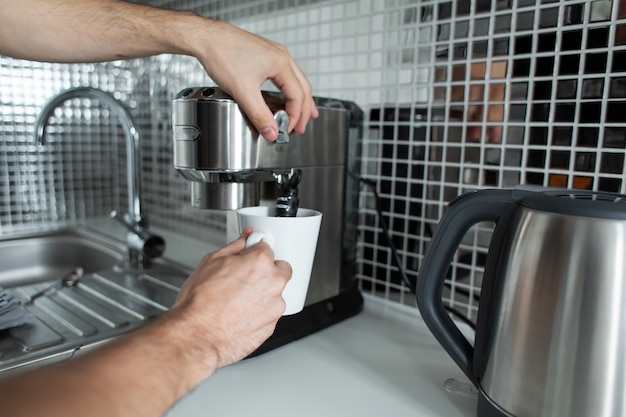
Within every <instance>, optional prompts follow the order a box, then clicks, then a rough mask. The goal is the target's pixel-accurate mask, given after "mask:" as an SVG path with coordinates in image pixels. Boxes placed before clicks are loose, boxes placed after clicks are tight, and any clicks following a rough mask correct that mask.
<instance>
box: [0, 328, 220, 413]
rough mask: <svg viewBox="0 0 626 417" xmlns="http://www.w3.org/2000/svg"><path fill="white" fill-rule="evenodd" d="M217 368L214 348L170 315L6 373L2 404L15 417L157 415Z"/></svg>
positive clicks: (0, 407)
mask: <svg viewBox="0 0 626 417" xmlns="http://www.w3.org/2000/svg"><path fill="white" fill-rule="evenodd" d="M196 339H197V338H196ZM214 369H215V357H214V356H213V355H212V352H211V351H210V350H208V351H207V350H202V349H198V347H197V346H194V343H193V339H190V334H188V332H187V329H186V328H185V326H180V323H177V322H176V320H172V319H170V318H165V319H161V320H159V321H158V322H156V323H153V324H151V325H148V326H146V327H145V328H143V329H140V330H139V331H137V332H134V333H132V334H130V335H128V336H126V337H123V338H120V339H118V340H116V341H113V342H111V343H109V344H108V345H106V346H103V347H102V348H100V349H97V350H94V351H92V352H89V353H86V354H84V355H83V356H79V357H78V358H75V359H72V360H71V361H68V362H65V363H61V364H58V365H54V366H50V367H47V368H42V369H40V370H37V371H34V372H32V373H26V374H18V375H13V376H9V377H6V378H0V410H2V414H3V415H7V416H8V415H10V416H13V417H20V416H36V415H45V416H49V417H56V416H59V417H61V416H64V417H68V416H84V415H89V416H99V415H102V416H103V417H104V416H106V417H111V416H133V417H141V416H152V417H154V416H158V415H162V414H163V413H164V412H165V411H166V410H167V409H168V408H170V407H171V406H172V405H173V404H174V403H175V402H176V401H177V400H178V399H179V398H180V397H182V396H183V395H184V394H185V393H186V392H188V391H189V390H190V389H191V388H193V386H195V385H196V384H197V383H198V382H200V381H201V380H202V379H203V378H205V377H208V376H209V375H210V374H211V373H212V372H213V371H214Z"/></svg>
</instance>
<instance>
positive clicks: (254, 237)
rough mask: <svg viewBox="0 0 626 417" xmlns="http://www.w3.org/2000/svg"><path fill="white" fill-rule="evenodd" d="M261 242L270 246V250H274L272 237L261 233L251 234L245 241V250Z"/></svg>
mask: <svg viewBox="0 0 626 417" xmlns="http://www.w3.org/2000/svg"><path fill="white" fill-rule="evenodd" d="M261 241H263V242H265V243H267V244H268V245H270V247H271V248H272V249H273V248H274V236H272V235H270V234H267V233H263V232H252V233H251V234H250V236H248V239H247V240H246V249H248V248H250V247H252V246H254V245H256V244H257V243H259V242H261Z"/></svg>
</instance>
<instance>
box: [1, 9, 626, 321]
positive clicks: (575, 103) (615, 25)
mask: <svg viewBox="0 0 626 417" xmlns="http://www.w3.org/2000/svg"><path fill="white" fill-rule="evenodd" d="M147 3H151V4H154V5H157V6H160V7H166V8H178V9H188V10H193V11H195V12H197V13H199V14H203V15H206V16H212V17H217V18H221V19H224V20H228V21H230V22H232V23H234V24H236V25H238V26H241V27H243V28H245V29H248V30H250V31H252V32H255V33H258V34H260V35H263V36H266V37H269V38H271V39H274V40H276V41H279V42H281V43H283V44H285V45H286V46H287V47H288V48H289V50H290V51H291V53H292V54H293V55H294V56H295V58H296V59H297V61H298V62H299V64H300V65H301V67H302V68H303V69H304V71H305V72H306V73H307V75H308V77H309V79H310V81H311V83H312V84H313V87H314V91H315V94H316V95H320V96H330V97H336V98H341V99H345V100H352V101H355V102H356V103H357V104H359V105H360V106H361V107H362V108H363V109H364V110H365V111H366V114H367V120H366V123H367V125H368V126H367V127H368V129H366V134H365V137H364V144H365V146H364V155H362V157H363V161H364V164H363V167H364V171H363V172H362V175H363V177H364V178H367V179H371V180H374V181H375V183H376V186H377V188H378V191H379V193H380V196H381V203H382V207H383V211H384V220H385V222H386V223H387V224H388V225H389V228H390V230H391V234H392V239H393V242H394V245H395V246H396V247H397V248H398V251H399V257H400V259H401V262H402V264H403V266H404V268H405V269H406V271H407V275H408V276H409V278H410V279H413V280H414V279H415V277H416V274H417V270H418V268H419V264H420V262H421V259H422V256H423V254H424V250H425V246H426V245H427V243H428V240H429V237H430V235H431V234H432V232H433V230H434V228H435V227H436V223H437V220H438V219H439V218H440V216H441V215H442V213H443V212H444V209H445V205H446V204H447V202H448V201H449V200H450V199H452V198H454V197H455V196H457V195H458V194H460V193H462V192H464V191H466V190H469V189H473V188H485V187H498V188H506V187H514V186H516V185H518V184H534V185H543V186H549V185H553V186H566V187H571V188H589V189H594V190H607V191H617V192H624V191H625V185H624V149H625V140H626V124H625V123H624V122H623V117H624V116H623V115H624V114H626V112H625V111H624V110H625V109H626V100H625V98H626V89H625V88H624V85H626V48H624V46H623V43H624V41H623V40H622V35H623V21H622V20H620V17H619V16H620V10H619V9H620V7H619V4H618V2H617V0H615V1H590V0H563V1H555V0H473V1H470V0H458V1H443V0H421V1H420V0H384V1H383V0H380V1H379V0H338V1H322V0H317V1H312V0H290V1H285V0H263V1H252V0H239V1H226V0H198V1H194V2H189V1H167V0H162V1H150V2H147ZM208 83H210V80H208V78H207V77H206V75H205V74H204V72H203V71H202V69H201V67H200V66H199V65H198V64H197V63H196V62H195V61H194V60H193V59H191V58H186V57H172V56H161V57H155V58H150V59H143V60H133V61H128V62H116V63H110V64H101V65H71V66H70V65H52V64H34V63H29V62H25V61H19V60H12V59H9V58H5V57H0V106H1V107H0V111H1V112H0V117H1V119H2V120H1V121H0V139H1V141H0V143H1V145H0V146H1V148H0V169H2V170H3V171H5V173H4V175H3V176H2V179H1V180H0V181H2V182H1V183H0V192H1V193H2V194H3V198H4V200H3V201H5V203H4V204H3V205H2V209H1V210H2V211H1V212H0V227H1V232H2V233H8V232H11V231H14V230H16V229H20V228H23V227H29V226H32V225H38V224H40V223H41V222H43V221H49V220H69V221H75V220H80V219H83V218H85V217H88V216H92V215H98V214H106V213H107V212H108V210H110V208H112V206H115V205H120V204H124V201H125V199H124V195H123V193H124V187H123V186H122V187H119V184H120V182H122V183H123V178H124V175H125V173H124V163H123V147H122V148H121V149H120V148H119V147H118V146H116V145H117V143H121V139H119V140H118V139H117V138H118V137H120V134H121V133H120V131H119V128H118V127H116V126H115V124H114V125H113V126H108V125H106V122H107V121H108V118H109V115H108V113H107V112H106V110H105V109H101V108H99V107H98V106H95V107H94V106H93V105H90V103H89V102H87V103H84V102H80V103H70V105H68V106H67V107H66V108H65V109H64V111H63V112H60V113H58V115H57V116H58V117H57V118H56V119H55V121H54V123H55V126H58V127H59V129H58V130H59V132H57V133H54V132H51V136H52V137H51V140H50V145H49V146H48V147H46V148H37V147H35V146H33V145H32V144H31V139H30V133H29V131H28V130H29V127H30V126H31V124H32V123H33V121H34V117H35V116H36V113H37V110H38V108H39V107H41V106H42V105H43V103H45V101H46V100H47V98H49V97H50V96H51V95H52V94H54V93H55V92H57V91H59V90H61V89H63V88H67V87H70V86H76V85H86V84H88V85H93V86H97V87H100V88H102V89H105V90H107V91H115V92H116V94H118V96H119V98H120V99H121V100H122V101H123V102H125V103H126V104H127V105H128V106H129V107H130V109H131V112H132V113H133V115H134V116H135V118H136V120H137V122H138V124H139V127H140V131H141V132H142V134H143V136H144V139H143V145H142V150H143V152H144V180H145V181H144V184H145V185H144V188H145V195H146V197H147V204H146V207H147V210H148V211H149V213H150V214H151V215H152V221H153V223H155V224H158V225H161V226H164V227H174V226H175V227H176V228H179V229H182V230H183V231H184V232H185V233H188V234H190V235H193V236H196V237H199V238H204V237H205V236H206V235H207V234H208V233H213V232H212V231H214V230H218V231H221V230H223V226H222V225H223V222H222V221H221V219H222V214H221V213H218V212H202V211H200V212H198V211H197V210H195V209H192V208H190V207H189V205H188V204H187V200H188V198H189V196H188V187H187V184H186V183H185V181H184V180H182V179H180V178H179V177H178V176H177V174H176V173H175V172H174V170H173V168H172V164H171V144H170V141H171V138H170V132H169V130H170V114H171V99H172V97H173V96H174V95H175V94H176V93H177V92H178V91H179V90H180V89H182V88H183V87H186V86H189V85H198V84H208ZM81 106H82V107H81ZM79 110H80V111H79ZM61 131H63V133H61ZM112 137H113V139H112ZM122 185H123V184H122ZM374 207H375V205H374V202H373V193H372V192H371V190H370V189H369V188H367V187H364V188H363V192H362V207H361V224H360V230H361V239H360V253H361V258H360V261H359V264H360V265H359V271H360V272H359V278H360V280H361V283H362V288H363V290H364V291H366V292H372V293H375V294H377V295H379V296H381V297H385V298H389V299H394V300H397V301H398V302H401V303H405V304H409V305H414V297H413V296H412V295H411V294H409V292H408V291H407V290H406V288H405V287H404V286H403V285H402V283H401V281H400V278H399V274H398V272H397V269H396V268H395V266H394V265H393V260H392V254H391V251H390V249H389V246H388V245H387V243H386V241H385V239H384V237H383V235H382V234H381V232H380V227H379V219H378V216H377V214H376V211H375V209H374ZM489 235H490V228H489V225H481V226H480V227H477V228H475V229H474V230H473V231H472V232H471V233H470V234H468V236H467V237H466V239H465V240H464V243H463V245H462V249H461V250H460V251H459V252H458V253H457V257H456V258H455V262H454V268H453V270H452V274H451V276H450V281H449V291H448V292H447V293H446V298H447V299H448V300H449V303H450V305H452V306H454V307H456V308H457V309H459V310H461V311H462V312H463V313H465V314H467V315H468V316H472V315H473V314H474V313H475V309H476V305H475V298H474V297H473V296H472V295H473V294H477V293H478V291H479V290H478V288H479V285H480V281H481V274H482V264H483V260H484V256H485V254H486V251H487V249H486V243H487V242H488V239H489Z"/></svg>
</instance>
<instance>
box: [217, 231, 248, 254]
mask: <svg viewBox="0 0 626 417" xmlns="http://www.w3.org/2000/svg"><path fill="white" fill-rule="evenodd" d="M253 231H254V229H252V227H246V228H245V229H243V232H241V235H240V236H239V237H238V238H237V239H235V240H233V241H232V242H230V243H229V244H228V245H226V246H224V247H223V248H220V249H218V250H216V251H215V252H213V256H214V257H217V258H220V257H222V256H232V255H238V254H239V253H241V252H243V251H244V250H245V249H246V240H247V239H248V236H250V233H252V232H253Z"/></svg>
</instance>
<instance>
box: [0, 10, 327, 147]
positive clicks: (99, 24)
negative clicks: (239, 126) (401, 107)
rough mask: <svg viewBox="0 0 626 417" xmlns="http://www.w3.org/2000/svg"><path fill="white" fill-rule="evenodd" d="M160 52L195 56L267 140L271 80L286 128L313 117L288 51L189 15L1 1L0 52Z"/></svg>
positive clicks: (47, 55)
mask: <svg viewBox="0 0 626 417" xmlns="http://www.w3.org/2000/svg"><path fill="white" fill-rule="evenodd" d="M162 53H171V54H181V55H189V56H194V57H196V58H197V59H198V60H199V61H200V63H201V64H202V65H203V67H204V69H205V70H206V71H207V73H208V74H209V76H210V77H211V78H212V79H213V80H214V81H215V82H216V83H217V84H218V85H219V86H220V87H221V88H222V89H224V90H225V91H227V92H229V93H230V94H231V95H232V96H233V97H234V99H235V100H236V101H237V102H238V103H239V105H240V106H241V107H242V109H243V110H244V112H245V113H246V115H247V116H248V117H249V118H250V120H251V121H252V123H253V124H254V125H255V127H256V128H257V129H258V130H259V132H261V134H263V136H264V137H265V138H266V139H269V140H274V139H275V138H276V136H277V135H278V127H277V125H276V122H275V120H274V117H273V115H272V113H271V112H270V110H269V108H268V107H267V106H266V104H265V102H264V101H263V98H262V96H261V93H260V86H261V85H262V84H263V83H264V82H265V81H267V80H271V81H272V82H273V83H274V84H275V85H276V86H277V87H278V88H280V90H281V91H282V92H283V94H284V95H285V97H286V98H287V108H286V110H287V113H288V114H289V119H290V125H289V129H290V130H291V129H295V130H296V131H297V132H299V133H302V132H304V129H305V126H306V123H307V122H308V120H309V119H310V118H311V117H317V115H318V112H317V109H316V108H315V104H314V103H313V98H312V96H311V86H310V84H309V82H308V80H307V79H306V77H305V75H304V74H303V72H302V71H301V69H300V68H299V67H298V65H297V64H296V63H295V61H294V60H293V58H292V57H291V55H290V54H289V52H288V51H287V49H286V48H285V47H284V46H282V45H280V44H278V43H276V42H273V41H270V40H268V39H265V38H262V37H259V36H256V35H254V34H251V33H249V32H246V31H244V30H241V29H238V28H236V27H234V26H232V25H229V24H227V23H224V22H220V21H216V20H212V19H206V18H203V17H200V16H197V15H195V14H193V13H189V12H182V11H173V10H165V9H158V8H153V7H148V6H141V5H136V4H131V3H126V2H123V1H117V0H19V1H15V0H0V54H3V55H7V56H12V57H15V58H22V59H30V60H35V61H49V62H101V61H112V60H119V59H130V58H140V57H146V56H152V55H157V54H162Z"/></svg>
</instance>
